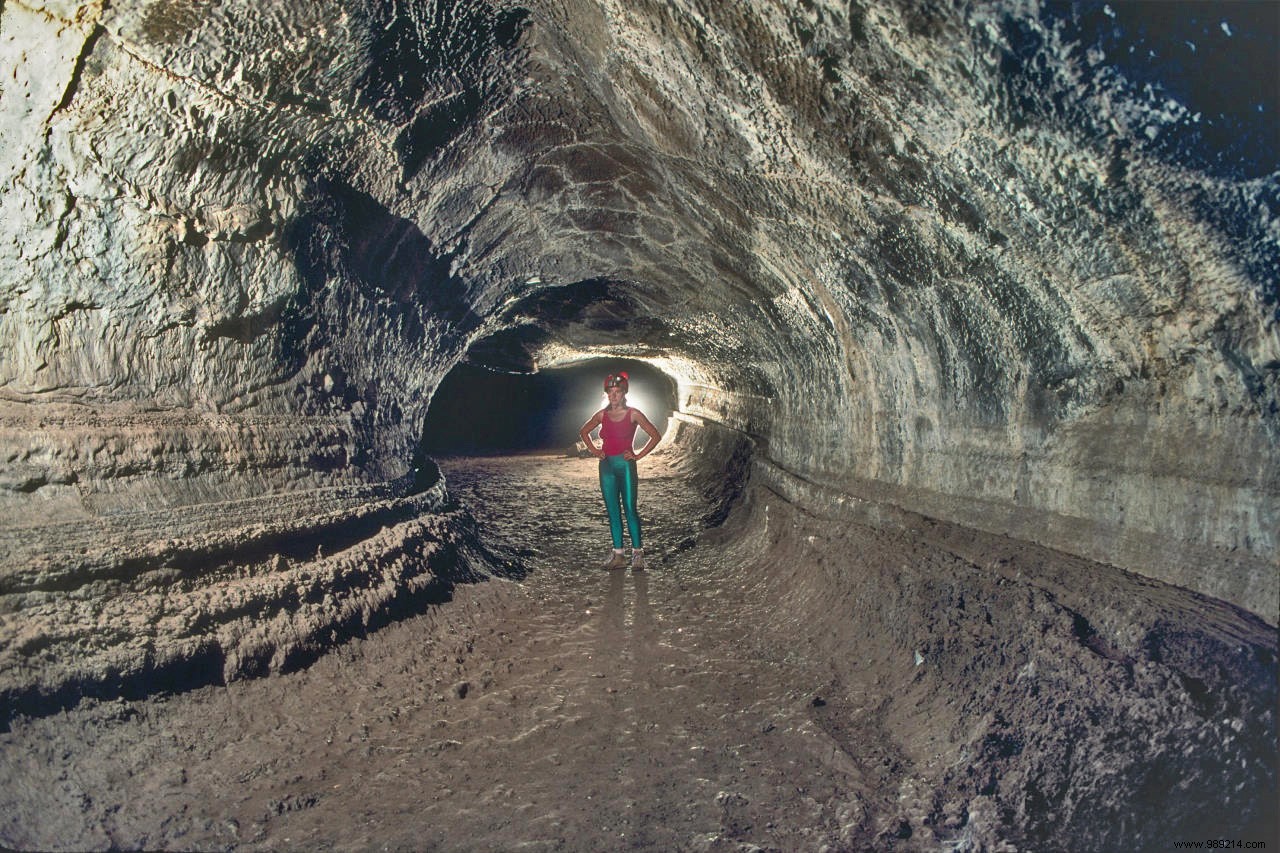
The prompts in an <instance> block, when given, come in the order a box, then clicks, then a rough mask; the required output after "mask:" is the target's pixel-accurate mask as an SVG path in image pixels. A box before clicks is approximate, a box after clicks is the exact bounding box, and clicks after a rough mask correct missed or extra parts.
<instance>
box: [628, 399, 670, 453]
mask: <svg viewBox="0 0 1280 853" xmlns="http://www.w3.org/2000/svg"><path fill="white" fill-rule="evenodd" d="M631 417H632V420H634V421H635V422H636V426H638V427H640V429H642V430H644V431H645V432H646V433H648V434H649V441H648V442H646V443H645V446H644V447H642V448H640V452H639V453H624V454H623V456H624V457H625V458H627V459H643V458H644V457H646V456H648V455H649V453H650V452H651V451H652V450H653V449H654V448H655V447H657V446H658V442H659V441H660V440H661V439H662V433H660V432H658V428H657V427H656V426H654V425H653V424H651V423H649V419H648V418H646V417H645V416H644V412H642V411H640V410H639V409H632V410H631Z"/></svg>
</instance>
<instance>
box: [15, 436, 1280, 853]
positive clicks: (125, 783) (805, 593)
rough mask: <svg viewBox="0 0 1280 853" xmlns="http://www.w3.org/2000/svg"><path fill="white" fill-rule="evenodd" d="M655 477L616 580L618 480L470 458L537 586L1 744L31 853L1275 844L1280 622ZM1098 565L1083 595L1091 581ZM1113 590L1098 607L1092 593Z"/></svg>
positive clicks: (942, 528)
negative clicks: (724, 502)
mask: <svg viewBox="0 0 1280 853" xmlns="http://www.w3.org/2000/svg"><path fill="white" fill-rule="evenodd" d="M642 464H644V465H645V473H644V482H643V484H642V496H643V506H644V507H645V517H646V520H647V521H648V527H647V536H648V537H649V538H648V543H647V544H648V550H649V552H650V566H651V569H650V571H648V572H647V573H641V574H633V573H630V572H627V571H619V572H612V573H609V572H602V571H600V570H599V569H598V568H596V566H597V564H598V562H599V560H600V558H601V556H602V551H603V548H601V547H600V546H601V543H602V542H607V537H605V536H604V535H603V530H602V526H601V522H600V520H599V519H598V518H597V517H596V515H597V514H598V513H596V512H594V510H595V501H596V493H595V492H596V483H595V477H594V465H593V464H592V463H591V462H589V461H583V460H566V459H564V458H562V457H529V456H526V457H518V458H505V459H501V458H499V459H485V460H465V459H452V460H446V461H445V468H446V472H447V474H448V476H449V478H450V481H451V482H452V483H454V488H455V489H456V490H457V491H458V493H459V494H460V495H462V496H463V499H464V500H465V501H466V502H467V503H468V504H470V505H472V506H474V507H476V509H477V511H478V512H481V513H482V514H483V515H484V516H485V517H486V518H487V519H489V520H488V521H487V522H486V523H485V525H484V527H485V529H484V533H485V535H486V536H488V537H489V538H490V539H491V540H492V541H494V542H495V543H497V544H500V545H501V546H503V547H505V548H508V549H511V550H517V549H518V550H521V551H522V552H523V557H524V560H525V561H526V565H527V567H528V568H529V570H530V571H529V574H528V575H527V577H526V578H525V580H524V581H522V582H520V583H512V582H510V581H503V580H493V581H490V582H488V583H480V584H475V585H464V586H461V587H458V588H457V589H456V590H455V592H454V595H453V599H452V601H451V602H450V603H449V604H448V605H445V606H442V607H439V608H434V609H432V610H431V611H430V612H429V613H427V614H424V615H421V616H415V617H412V618H409V619H407V620H405V621H401V622H398V623H396V624H394V625H392V626H390V627H387V628H385V629H383V630H381V631H378V632H377V633H375V634H372V635H370V636H368V637H367V638H362V639H357V640H355V641H353V642H351V643H350V644H348V645H345V646H343V647H342V648H341V649H339V650H336V651H334V652H333V653H332V654H329V655H327V656H325V657H324V658H323V659H321V660H319V661H318V662H316V663H315V664H314V665H312V666H310V667H308V668H306V669H305V670H302V671H299V672H293V673H290V674H287V675H275V676H272V677H270V678H265V679H257V680H251V681H238V682H235V683H232V684H230V685H228V686H227V687H225V688H203V689H200V690H196V691H193V692H190V693H187V694H184V695H181V696H177V697H171V698H167V699H164V700H150V701H143V702H140V701H120V702H102V703H97V704H95V703H88V704H86V705H82V706H81V707H79V708H77V709H75V710H73V711H71V712H69V713H67V714H64V715H62V716H56V717H48V718H37V719H31V720H26V719H24V720H20V721H18V722H17V723H15V725H14V726H13V728H12V730H11V731H10V732H9V733H8V734H5V735H3V736H0V737H2V738H3V740H0V771H3V776H4V778H6V779H10V780H19V779H20V780H21V784H20V785H11V786H5V787H4V788H3V791H2V792H0V794H2V796H3V799H2V800H0V813H3V814H4V815H5V818H4V821H3V823H2V824H0V831H2V832H3V838H4V840H5V841H6V843H8V844H11V845H14V846H17V847H20V848H24V849H30V848H41V849H47V848H51V847H59V846H62V847H72V848H77V849H85V848H104V847H108V846H113V847H121V848H148V849H223V848H236V849H250V850H256V849H281V848H289V849H304V848H305V849H324V848H333V849H374V848H377V849H383V848H386V849H394V850H421V849H441V850H474V849H503V850H509V849H567V850H600V849H642V850H673V849H682V850H740V849H746V848H747V847H750V846H751V845H755V848H754V849H764V850H809V849H812V850H817V849H822V848H823V847H824V846H825V847H826V848H827V849H831V850H864V849H882V850H888V849H903V850H933V849H939V848H943V849H945V848H947V847H954V848H955V849H970V850H998V849H1014V848H1017V849H1061V848H1062V847H1063V846H1064V841H1069V842H1070V846H1071V847H1072V848H1074V849H1090V850H1113V849H1121V848H1124V849H1135V850H1146V849H1151V850H1157V849H1169V847H1170V845H1171V844H1172V842H1174V841H1179V840H1187V839H1196V838H1202V837H1211V836H1215V835H1224V834H1225V835H1231V836H1233V837H1235V836H1240V837H1243V838H1247V839H1249V840H1254V841H1256V840H1266V838H1267V836H1265V835H1264V834H1263V833H1266V832H1267V831H1268V830H1267V819H1268V815H1270V816H1271V817H1274V800H1273V796H1274V794H1275V788H1274V785H1275V782H1274V777H1273V776H1271V775H1270V773H1271V771H1270V768H1269V767H1268V764H1267V762H1268V748H1269V747H1268V742H1269V741H1270V740H1271V739H1272V738H1273V737H1274V703H1275V700H1276V698H1277V697H1276V691H1275V683H1274V680H1273V679H1272V678H1271V674H1272V673H1273V672H1274V666H1275V652H1276V647H1275V636H1274V632H1272V631H1271V630H1270V629H1268V628H1267V627H1266V626H1265V625H1262V624H1261V623H1260V622H1259V621H1258V620H1257V619H1256V618H1254V617H1251V616H1249V615H1248V614H1245V613H1243V612H1242V611H1239V610H1238V609H1235V608H1232V607H1229V606H1226V605H1223V604H1221V603H1219V602H1215V601H1212V600H1210V599H1207V598H1204V597H1202V596H1197V595H1195V594H1193V593H1189V592H1187V591H1185V590H1180V589H1177V588H1174V587H1170V586H1167V585H1165V584H1161V583H1159V582H1155V581H1151V580H1149V579H1145V578H1141V577H1138V576H1133V575H1120V574H1117V573H1115V572H1114V570H1111V569H1109V568H1107V567H1104V566H1099V565H1097V564H1094V563H1090V562H1088V561H1085V560H1081V559H1079V558H1075V557H1070V556H1067V555H1063V554H1060V553H1056V552H1052V551H1048V550H1045V549H1043V548H1039V547H1036V546H1029V545H1026V544H1025V543H1019V542H1017V541H1015V540H1009V539H1004V538H1001V537H993V536H989V535H986V534H975V533H973V532H972V531H969V530H966V529H964V528H958V527H955V526H952V525H948V524H944V523H938V522H928V521H926V520H923V519H914V520H908V519H904V524H911V525H914V526H915V527H916V529H915V530H914V531H910V530H907V529H905V528H904V529H903V530H900V531H897V532H886V531H883V530H880V531H878V530H876V529H873V528H870V527H866V526H864V525H862V524H860V523H858V522H857V521H856V520H854V519H853V518H852V517H850V516H849V515H848V514H842V513H837V512H833V513H829V514H827V515H826V516H825V517H821V518H819V517H815V516H813V515H811V514H809V513H808V512H805V511H803V510H802V509H801V508H799V507H797V506H796V505H795V504H792V503H790V502H788V501H787V500H785V499H783V498H782V497H780V496H779V495H778V494H777V492H776V491H774V489H773V488H771V487H770V486H768V485H753V486H752V487H751V488H750V490H749V492H748V496H747V499H746V500H747V505H746V507H745V509H744V512H743V513H742V514H740V515H739V516H737V518H738V519H739V521H738V522H737V523H733V522H731V526H729V527H726V528H719V529H717V530H715V531H713V532H712V533H710V534H708V535H705V536H702V537H701V538H699V539H698V541H697V542H696V544H695V542H694V537H696V536H697V535H698V532H699V523H698V522H697V519H698V517H699V516H700V515H702V514H703V513H704V512H705V511H707V510H708V509H712V508H713V507H711V506H709V505H708V504H707V503H705V502H704V499H703V498H701V497H700V496H699V495H698V494H697V492H696V490H693V489H690V488H689V484H688V481H687V479H686V478H685V477H683V476H681V475H679V474H678V472H676V471H675V470H674V469H671V468H669V467H668V466H667V465H666V464H664V463H663V462H662V461H660V460H654V461H653V462H648V463H642ZM1082 581H1083V583H1082ZM1083 589H1087V590H1088V591H1087V592H1083V591H1081V590H1083Z"/></svg>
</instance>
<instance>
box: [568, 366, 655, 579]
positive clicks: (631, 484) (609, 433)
mask: <svg viewBox="0 0 1280 853" xmlns="http://www.w3.org/2000/svg"><path fill="white" fill-rule="evenodd" d="M629 387H630V383H629V381H628V379H627V374H626V373H624V372H621V371H619V372H618V373H610V374H609V375H608V376H606V377H605V379H604V391H605V393H606V394H607V395H608V396H609V405H608V406H606V407H605V408H603V409H601V410H600V411H598V412H596V413H595V414H594V415H592V416H591V419H590V420H589V421H587V422H586V423H585V424H583V425H582V429H580V430H578V435H579V436H581V437H582V440H583V442H584V443H585V444H586V445H587V448H588V449H589V450H590V451H591V455H593V456H596V457H598V458H599V459H600V492H601V493H602V494H603V495H604V508H605V511H606V512H608V513H609V532H610V533H611V534H612V535H613V553H612V554H611V555H610V556H609V559H608V560H607V561H606V562H605V564H604V566H603V568H606V569H621V568H623V567H624V566H626V564H627V560H626V558H625V557H624V556H623V552H622V515H623V514H624V513H625V514H626V516H627V530H628V531H629V532H630V533H631V568H632V570H633V571H637V572H639V571H643V570H644V544H643V541H642V538H641V535H640V514H639V513H638V512H637V511H636V493H637V490H638V489H637V487H638V478H637V476H636V460H637V459H643V458H644V457H646V456H648V455H649V452H650V451H652V450H653V448H654V447H656V446H657V444H658V440H659V439H660V438H662V435H661V434H660V433H659V432H658V428H657V427H655V426H654V425H653V424H651V423H649V419H648V418H646V417H645V416H644V412H642V411H640V410H639V409H633V408H631V407H630V406H628V405H627V390H628V388H629ZM596 427H600V440H601V444H602V446H601V447H596V444H595V442H594V441H592V440H591V432H592V430H594V429H595V428H596ZM636 427H639V428H640V429H642V430H644V431H645V433H647V434H648V436H649V441H648V443H646V444H645V446H644V447H643V448H641V449H640V452H639V453H636V452H635V437H636Z"/></svg>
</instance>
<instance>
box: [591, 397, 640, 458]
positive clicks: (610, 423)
mask: <svg viewBox="0 0 1280 853" xmlns="http://www.w3.org/2000/svg"><path fill="white" fill-rule="evenodd" d="M600 439H601V441H603V442H604V455H605V456H618V455H621V454H623V453H626V452H627V451H628V450H630V449H631V448H632V447H633V446H634V444H635V440H636V425H635V423H633V422H632V420H631V407H630V406H628V407H627V416H626V417H625V418H623V419H622V420H620V421H615V420H612V419H611V418H610V417H609V411H608V410H607V409H606V410H604V411H602V412H601V413H600Z"/></svg>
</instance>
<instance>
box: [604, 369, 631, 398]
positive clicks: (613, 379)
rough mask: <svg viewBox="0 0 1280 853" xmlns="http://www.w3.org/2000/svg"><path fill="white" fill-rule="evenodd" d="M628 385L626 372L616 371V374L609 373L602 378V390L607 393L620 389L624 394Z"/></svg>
mask: <svg viewBox="0 0 1280 853" xmlns="http://www.w3.org/2000/svg"><path fill="white" fill-rule="evenodd" d="M630 384H631V383H630V381H629V380H628V379H627V374H626V372H625V371H622V370H620V371H618V372H617V373H610V374H609V375H608V376H606V377H605V378H604V390H606V391H608V390H609V389H610V388H621V389H622V393H624V394H625V393H626V392H627V388H628V387H629V386H630Z"/></svg>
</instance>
